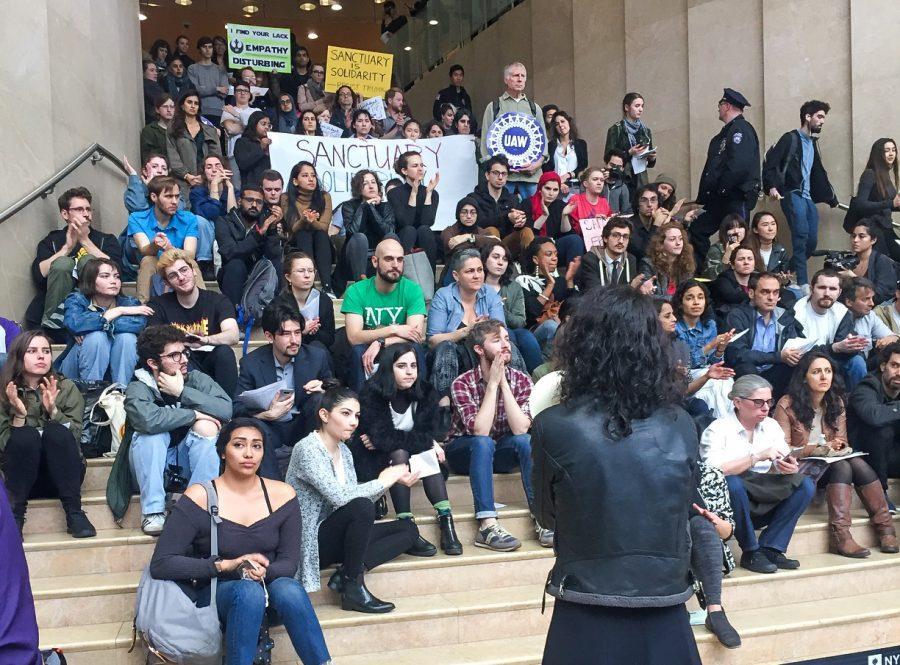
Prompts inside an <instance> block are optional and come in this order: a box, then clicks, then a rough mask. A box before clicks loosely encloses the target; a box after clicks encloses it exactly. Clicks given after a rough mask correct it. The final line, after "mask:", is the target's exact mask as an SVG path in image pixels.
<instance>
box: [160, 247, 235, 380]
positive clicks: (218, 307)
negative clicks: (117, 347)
mask: <svg viewBox="0 0 900 665" xmlns="http://www.w3.org/2000/svg"><path fill="white" fill-rule="evenodd" d="M158 270H159V276H160V277H161V278H162V279H163V280H165V282H166V284H167V285H168V286H169V288H170V289H172V290H171V291H169V292H168V293H164V294H162V295H161V296H156V297H155V298H153V299H152V300H150V307H152V308H153V316H151V317H150V320H149V321H148V322H147V325H148V326H154V325H164V324H171V325H173V326H175V327H176V328H179V329H180V330H182V331H184V333H185V336H186V343H187V346H188V348H189V349H190V354H191V369H199V370H200V371H201V372H204V373H205V374H208V375H209V376H211V377H212V378H213V379H214V380H215V382H216V383H218V384H219V385H220V386H222V388H223V389H224V390H225V392H226V393H228V395H229V396H231V395H234V391H235V388H236V386H237V362H236V361H235V358H234V352H232V350H231V345H232V344H237V341H238V324H237V318H236V315H235V311H234V305H232V304H231V301H230V300H228V298H226V297H225V296H223V295H222V294H221V293H216V292H215V291H208V290H202V289H199V288H197V280H196V278H195V276H194V271H193V270H191V266H190V264H189V263H188V255H187V254H186V253H185V252H184V251H183V250H179V249H170V250H167V251H165V252H164V253H163V255H162V256H160V257H159V263H158Z"/></svg>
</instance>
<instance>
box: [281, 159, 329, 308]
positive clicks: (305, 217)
mask: <svg viewBox="0 0 900 665" xmlns="http://www.w3.org/2000/svg"><path fill="white" fill-rule="evenodd" d="M287 194H288V208H287V211H286V212H285V216H284V219H285V225H286V226H287V229H288V232H289V233H290V234H291V239H290V242H289V244H290V246H291V247H292V248H294V249H297V250H299V251H301V252H303V253H304V254H306V255H307V256H311V257H312V258H313V261H315V264H316V270H318V271H319V279H320V280H321V281H322V287H323V288H324V290H325V293H326V294H328V296H329V297H330V298H332V299H334V298H335V297H336V296H335V295H334V291H333V289H332V287H331V260H332V250H331V239H330V238H329V237H328V226H329V224H331V214H332V208H331V194H329V193H328V192H326V191H325V190H323V189H322V184H321V183H320V182H319V176H318V174H317V173H316V167H315V166H313V165H312V163H311V162H307V161H301V162H297V163H296V164H294V168H292V169H291V175H290V177H289V178H288V191H287Z"/></svg>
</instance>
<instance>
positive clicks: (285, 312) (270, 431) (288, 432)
mask: <svg viewBox="0 0 900 665" xmlns="http://www.w3.org/2000/svg"><path fill="white" fill-rule="evenodd" d="M261 323H262V329H263V333H264V334H265V336H266V339H267V340H268V341H269V343H268V344H266V345H265V346H261V347H259V348H258V349H256V350H254V351H252V352H250V353H248V354H247V355H246V356H244V357H243V358H241V362H240V365H241V369H240V374H239V375H238V387H237V392H236V396H235V400H234V412H235V416H249V417H252V418H256V419H258V420H260V421H261V422H260V427H261V428H262V430H263V431H264V432H265V434H266V437H265V438H266V451H265V455H263V461H262V464H261V465H260V475H262V476H263V477H265V478H272V479H273V480H283V479H284V473H283V472H282V470H281V469H280V468H279V461H282V463H283V468H284V469H285V470H286V469H287V463H288V460H289V459H290V456H291V447H292V446H293V445H294V443H295V442H296V441H299V440H300V439H302V438H303V437H305V436H306V435H307V434H309V433H310V432H311V431H312V430H313V429H314V427H315V424H316V420H315V414H314V413H313V403H314V402H315V400H311V399H309V397H310V395H312V394H313V393H317V392H322V381H323V380H324V379H330V378H331V377H332V376H334V373H333V372H332V369H331V357H330V356H329V355H328V352H327V351H326V350H325V349H323V348H322V347H319V346H314V345H310V344H303V341H302V334H301V333H302V331H303V327H304V325H305V324H306V321H304V319H303V315H302V314H300V312H298V311H297V309H295V308H293V307H291V306H289V305H286V304H284V303H272V304H271V305H269V306H268V307H266V309H265V310H264V311H263V315H262V322H261ZM273 385H277V386H278V387H277V389H276V390H275V393H274V396H273V397H272V399H271V400H270V401H269V402H268V404H267V406H266V408H265V409H263V408H259V407H258V405H257V404H254V401H253V400H252V399H249V398H245V394H246V393H247V391H251V390H257V389H259V388H264V387H266V386H273Z"/></svg>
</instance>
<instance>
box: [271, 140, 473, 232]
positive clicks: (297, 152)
mask: <svg viewBox="0 0 900 665" xmlns="http://www.w3.org/2000/svg"><path fill="white" fill-rule="evenodd" d="M269 138H271V139H272V145H270V146H269V158H270V160H271V162H272V168H273V169H275V170H276V171H278V172H279V173H281V175H282V176H283V177H284V183H285V190H287V186H288V182H289V178H290V175H291V169H292V168H293V167H294V165H295V164H296V163H297V162H301V161H307V162H311V163H312V164H314V165H315V167H316V173H317V174H318V176H319V182H320V183H321V184H322V189H324V190H325V191H326V192H328V193H329V194H331V203H332V205H333V206H334V207H335V208H337V207H338V206H339V205H340V204H341V203H343V202H344V201H346V200H347V199H349V198H350V180H351V179H352V178H353V176H354V175H355V174H356V173H357V172H358V171H361V170H362V169H370V170H372V171H374V172H375V173H377V174H378V178H379V179H380V180H381V183H382V185H383V184H384V183H386V182H387V181H388V180H390V179H391V178H397V177H398V176H397V174H396V173H395V172H394V162H395V161H396V160H397V157H398V156H400V155H401V154H402V153H404V152H406V151H407V150H415V151H417V152H419V153H420V154H421V155H422V161H423V162H424V163H425V182H424V183H422V184H423V185H425V184H426V183H427V182H428V181H429V180H430V179H431V178H432V176H434V174H435V173H440V174H441V179H440V182H438V186H437V193H438V195H439V197H440V201H439V205H438V210H437V218H436V220H435V223H434V230H435V231H440V230H441V229H443V228H446V227H447V226H450V225H451V224H453V223H454V221H455V215H456V203H457V201H459V200H460V199H461V198H462V197H464V196H465V195H466V194H469V193H471V192H472V190H473V189H475V184H476V182H477V174H478V168H477V165H476V163H475V143H474V141H473V140H472V137H470V136H447V137H444V138H440V139H419V140H417V141H410V140H406V139H396V140H382V139H371V140H368V141H365V140H361V139H338V138H328V137H324V136H299V135H297V134H282V133H278V132H269Z"/></svg>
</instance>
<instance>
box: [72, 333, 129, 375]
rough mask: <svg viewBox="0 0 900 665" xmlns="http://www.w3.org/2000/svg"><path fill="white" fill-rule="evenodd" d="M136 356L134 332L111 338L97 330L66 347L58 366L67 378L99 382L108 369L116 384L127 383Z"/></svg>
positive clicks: (119, 334)
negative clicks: (77, 342)
mask: <svg viewBox="0 0 900 665" xmlns="http://www.w3.org/2000/svg"><path fill="white" fill-rule="evenodd" d="M137 359H138V354H137V335H135V334H134V333H118V334H117V335H114V336H113V337H110V336H109V335H107V334H106V333H105V332H103V331H102V330H97V331H95V332H92V333H88V334H87V335H85V336H84V339H83V340H82V341H81V344H75V345H74V346H73V347H72V348H71V349H69V352H68V353H67V354H66V357H65V358H63V361H62V364H61V366H60V369H61V370H62V373H63V374H65V375H66V376H67V377H69V378H70V379H82V380H84V381H102V380H103V377H105V376H106V370H107V369H109V375H110V378H111V379H112V380H113V381H114V382H115V383H121V384H122V385H123V386H127V385H128V384H129V382H130V381H131V377H132V376H133V375H134V367H135V365H137Z"/></svg>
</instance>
